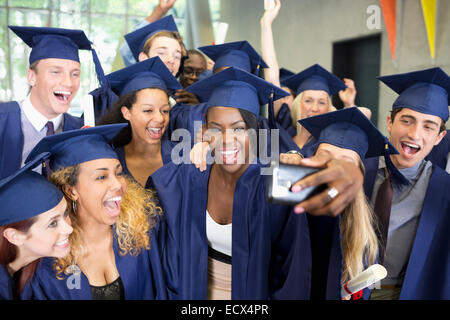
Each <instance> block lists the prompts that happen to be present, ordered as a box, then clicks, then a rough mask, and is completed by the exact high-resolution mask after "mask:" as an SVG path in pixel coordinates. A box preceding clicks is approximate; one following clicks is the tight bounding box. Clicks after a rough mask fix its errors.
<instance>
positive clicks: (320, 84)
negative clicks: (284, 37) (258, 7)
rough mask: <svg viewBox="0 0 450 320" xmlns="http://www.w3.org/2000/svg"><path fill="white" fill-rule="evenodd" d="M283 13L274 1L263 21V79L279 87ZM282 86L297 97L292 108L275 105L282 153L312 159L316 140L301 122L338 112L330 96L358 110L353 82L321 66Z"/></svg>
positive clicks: (280, 101)
mask: <svg viewBox="0 0 450 320" xmlns="http://www.w3.org/2000/svg"><path fill="white" fill-rule="evenodd" d="M280 9H281V2H280V0H275V6H274V7H273V8H269V9H267V10H266V11H265V12H264V14H263V16H262V17H261V20H260V24H261V47H262V56H263V59H264V60H265V61H266V63H267V65H268V66H269V67H268V68H267V69H264V78H265V79H266V80H267V81H269V82H271V83H273V84H274V85H276V86H281V84H280V73H279V70H280V69H279V64H278V59H277V55H276V51H275V45H274V40H273V33H272V23H273V21H274V20H275V18H276V17H277V16H278V13H279V11H280ZM282 86H283V87H285V88H288V89H289V90H290V92H292V93H293V94H294V96H295V99H294V101H293V103H292V106H291V108H289V107H288V105H287V104H284V103H283V101H282V100H279V101H275V102H274V115H275V117H276V120H277V122H278V123H279V124H280V126H281V124H283V129H284V130H286V132H285V133H281V138H282V141H281V146H280V147H281V151H282V152H287V151H291V150H295V151H297V152H301V153H302V154H303V155H306V156H309V155H310V152H311V151H312V150H314V149H315V147H314V144H313V139H312V138H311V135H310V134H309V132H307V131H306V130H302V127H301V125H300V124H298V121H299V120H301V119H304V118H307V117H310V116H315V115H319V114H323V113H326V112H330V111H335V110H336V108H335V107H334V106H333V104H332V102H331V95H334V94H339V98H340V99H341V100H342V102H343V103H344V108H351V107H354V106H355V98H356V88H355V84H354V82H353V80H351V79H343V81H342V80H340V79H339V78H337V77H336V76H335V75H333V74H331V73H330V72H328V71H327V70H325V69H324V68H322V67H321V66H320V65H318V64H316V65H313V66H311V67H309V68H307V69H305V70H303V71H301V72H300V73H298V74H294V75H292V76H290V77H287V78H285V79H284V80H283V83H282ZM359 109H360V111H362V112H363V113H364V114H365V115H366V116H367V117H368V118H369V119H370V116H371V112H370V110H369V109H367V108H359ZM290 123H292V125H290ZM284 136H286V137H284ZM289 136H291V137H292V138H293V140H294V142H295V144H294V143H292V141H291V139H289ZM305 147H306V148H305ZM304 148H305V149H304ZM303 149H304V150H303Z"/></svg>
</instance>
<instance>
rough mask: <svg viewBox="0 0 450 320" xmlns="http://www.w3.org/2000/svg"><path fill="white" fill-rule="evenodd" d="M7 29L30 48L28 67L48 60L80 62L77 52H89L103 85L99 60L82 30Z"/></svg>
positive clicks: (103, 75) (13, 27)
mask: <svg viewBox="0 0 450 320" xmlns="http://www.w3.org/2000/svg"><path fill="white" fill-rule="evenodd" d="M9 28H10V29H11V30H12V31H13V32H14V33H15V34H16V35H17V36H18V37H19V38H21V39H22V40H23V41H24V42H25V43H26V44H27V45H28V46H29V47H30V48H31V53H30V57H29V63H30V65H31V64H33V63H34V62H36V61H38V60H42V59H50V58H55V59H67V60H73V61H76V62H80V58H79V55H78V50H91V52H92V60H93V61H94V66H95V72H96V74H97V77H98V80H99V82H100V84H104V83H105V74H104V72H103V68H102V66H101V64H100V60H99V59H98V56H97V53H96V52H95V50H94V48H93V46H92V43H91V41H89V39H88V38H87V37H86V34H85V33H84V31H83V30H72V29H62V28H47V27H19V26H9Z"/></svg>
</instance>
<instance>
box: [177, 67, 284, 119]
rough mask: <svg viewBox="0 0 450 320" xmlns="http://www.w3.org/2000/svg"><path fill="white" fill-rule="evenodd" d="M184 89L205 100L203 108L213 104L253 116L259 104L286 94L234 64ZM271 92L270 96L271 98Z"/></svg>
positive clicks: (257, 110)
mask: <svg viewBox="0 0 450 320" xmlns="http://www.w3.org/2000/svg"><path fill="white" fill-rule="evenodd" d="M186 91H188V92H191V93H193V94H195V95H196V96H198V97H199V98H200V100H201V101H207V107H206V108H207V109H208V108H210V107H214V106H222V107H232V108H239V109H243V110H247V111H249V112H251V113H253V114H255V115H256V116H258V115H259V111H260V106H261V105H264V104H266V103H268V102H269V100H270V99H272V98H273V100H274V101H275V100H278V99H280V98H283V97H286V96H288V95H289V94H288V93H287V92H286V91H284V90H282V89H280V88H279V87H277V86H274V85H273V84H271V83H270V82H267V81H265V80H263V79H261V78H259V77H257V76H255V75H253V74H251V73H248V72H246V71H242V70H240V69H236V68H234V67H231V68H228V69H226V70H223V71H221V72H219V73H216V74H215V75H213V76H210V77H208V78H206V79H204V80H202V81H198V82H196V83H194V84H193V85H190V86H189V87H187V88H186ZM272 94H273V97H272Z"/></svg>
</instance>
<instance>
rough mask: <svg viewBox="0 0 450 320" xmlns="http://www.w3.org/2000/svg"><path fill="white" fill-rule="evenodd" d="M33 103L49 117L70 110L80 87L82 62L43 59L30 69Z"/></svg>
mask: <svg viewBox="0 0 450 320" xmlns="http://www.w3.org/2000/svg"><path fill="white" fill-rule="evenodd" d="M28 83H29V85H30V86H31V96H30V98H31V103H32V104H33V106H34V107H35V108H36V109H37V110H38V111H39V112H41V113H42V114H43V115H44V116H46V117H47V118H48V119H52V118H54V117H56V116H58V115H60V114H62V113H65V112H67V111H68V110H69V107H70V103H71V101H72V100H73V98H74V97H75V94H76V93H77V91H78V89H79V88H80V63H79V62H76V61H73V60H68V59H53V58H51V59H42V60H40V61H38V63H37V65H36V68H34V70H33V69H29V70H28Z"/></svg>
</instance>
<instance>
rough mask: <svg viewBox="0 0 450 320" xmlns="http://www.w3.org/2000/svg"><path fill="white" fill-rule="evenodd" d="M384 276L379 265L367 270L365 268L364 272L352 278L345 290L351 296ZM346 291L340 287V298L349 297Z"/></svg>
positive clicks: (385, 272)
mask: <svg viewBox="0 0 450 320" xmlns="http://www.w3.org/2000/svg"><path fill="white" fill-rule="evenodd" d="M386 276H387V271H386V269H385V268H384V267H383V266H382V265H380V264H374V265H371V266H370V267H369V268H367V269H366V270H364V271H363V272H361V273H360V274H358V275H357V276H356V277H354V278H353V279H352V280H350V281H348V282H347V284H346V286H347V290H348V291H350V292H351V293H352V294H353V293H355V292H358V291H360V290H362V289H364V288H367V287H368V286H370V285H372V284H374V283H376V282H378V281H380V280H382V279H384V278H386ZM347 290H345V287H344V286H343V287H342V289H341V296H342V297H343V298H345V297H348V296H349V295H350V293H348V291H347Z"/></svg>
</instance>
